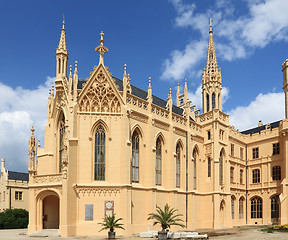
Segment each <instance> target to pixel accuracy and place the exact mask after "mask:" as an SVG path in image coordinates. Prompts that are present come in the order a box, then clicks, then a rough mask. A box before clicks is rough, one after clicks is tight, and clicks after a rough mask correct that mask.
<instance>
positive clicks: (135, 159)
mask: <svg viewBox="0 0 288 240" xmlns="http://www.w3.org/2000/svg"><path fill="white" fill-rule="evenodd" d="M131 167H132V182H139V134H138V132H137V131H134V133H133V135H132V163H131Z"/></svg>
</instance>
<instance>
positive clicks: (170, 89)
mask: <svg viewBox="0 0 288 240" xmlns="http://www.w3.org/2000/svg"><path fill="white" fill-rule="evenodd" d="M169 93H170V96H171V88H170V90H169Z"/></svg>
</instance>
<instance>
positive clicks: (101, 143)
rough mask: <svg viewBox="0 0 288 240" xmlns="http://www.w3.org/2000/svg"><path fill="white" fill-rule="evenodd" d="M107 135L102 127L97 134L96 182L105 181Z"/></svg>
mask: <svg viewBox="0 0 288 240" xmlns="http://www.w3.org/2000/svg"><path fill="white" fill-rule="evenodd" d="M105 155H106V135H105V130H104V128H103V127H102V126H101V125H100V126H99V127H98V128H97V130H96V133H95V176H94V179H95V180H102V181H104V180H105Z"/></svg>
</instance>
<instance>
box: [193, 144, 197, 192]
mask: <svg viewBox="0 0 288 240" xmlns="http://www.w3.org/2000/svg"><path fill="white" fill-rule="evenodd" d="M197 159H198V151H197V149H196V148H194V150H193V161H194V167H193V170H194V174H193V178H194V181H193V186H194V189H196V186H197Z"/></svg>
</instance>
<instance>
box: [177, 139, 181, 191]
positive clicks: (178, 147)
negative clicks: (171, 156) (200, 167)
mask: <svg viewBox="0 0 288 240" xmlns="http://www.w3.org/2000/svg"><path fill="white" fill-rule="evenodd" d="M180 161H181V147H180V144H179V143H178V144H177V146H176V187H177V188H179V187H180V172H181V171H180Z"/></svg>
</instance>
